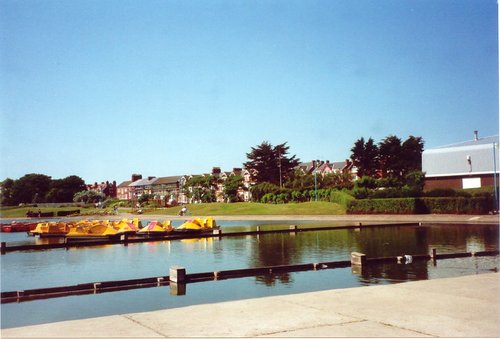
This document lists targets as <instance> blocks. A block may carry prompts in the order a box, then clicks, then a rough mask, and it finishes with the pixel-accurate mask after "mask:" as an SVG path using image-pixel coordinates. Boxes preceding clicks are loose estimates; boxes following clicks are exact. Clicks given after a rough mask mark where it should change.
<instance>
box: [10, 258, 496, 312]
mask: <svg viewBox="0 0 500 339" xmlns="http://www.w3.org/2000/svg"><path fill="white" fill-rule="evenodd" d="M499 254H500V251H482V252H463V253H445V254H437V253H436V250H435V249H433V250H432V252H431V253H430V254H423V255H418V254H417V255H409V254H406V255H401V256H394V257H382V258H368V257H367V256H366V255H365V254H363V253H357V252H353V253H351V259H350V260H343V261H331V262H321V263H308V264H294V265H278V266H264V267H255V268H243V269H235V270H223V271H215V272H201V273H190V274H189V273H187V272H186V269H185V268H183V267H170V269H169V273H170V274H169V275H168V276H160V277H149V278H139V279H128V280H115V281H102V282H90V283H82V284H77V285H69V286H58V287H49V288H37V289H29V290H22V291H9V292H1V303H2V304H5V303H15V302H23V301H30V300H36V299H49V298H57V297H63V296H69V295H82V294H97V293H105V292H114V291H120V290H129V289H137V288H147V287H159V286H166V285H170V292H171V294H174V295H183V294H185V293H186V284H188V283H194V282H202V281H212V280H224V279H234V278H242V277H249V276H263V275H273V274H280V273H286V272H299V271H318V270H324V269H335V268H345V267H351V268H352V270H353V273H355V274H358V273H361V272H362V269H363V267H365V266H368V265H376V264H380V263H398V264H410V263H412V262H413V261H419V260H420V261H422V260H424V261H427V260H433V261H434V262H435V261H436V260H440V259H450V258H463V257H480V256H497V255H499Z"/></svg>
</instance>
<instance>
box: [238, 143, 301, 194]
mask: <svg viewBox="0 0 500 339" xmlns="http://www.w3.org/2000/svg"><path fill="white" fill-rule="evenodd" d="M286 144H287V143H286V142H285V143H283V144H279V145H277V146H274V147H273V145H271V144H270V143H269V142H267V141H264V142H262V144H260V145H258V146H257V147H252V150H251V152H250V153H247V158H248V161H247V162H245V163H244V164H243V165H244V166H245V168H246V169H247V170H249V171H250V173H251V175H252V179H253V180H254V181H255V182H257V183H261V182H270V183H273V184H275V185H281V184H282V183H283V182H285V181H286V180H288V178H289V177H290V176H291V174H292V173H293V171H294V169H295V167H296V166H297V165H298V164H299V162H300V160H299V159H297V158H296V156H295V155H293V156H292V157H289V156H287V154H288V150H289V146H287V145H286Z"/></svg>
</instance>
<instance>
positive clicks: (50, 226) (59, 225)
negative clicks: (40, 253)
mask: <svg viewBox="0 0 500 339" xmlns="http://www.w3.org/2000/svg"><path fill="white" fill-rule="evenodd" d="M70 227H71V224H68V223H65V222H40V223H38V224H37V225H36V227H35V229H34V230H33V231H30V232H29V235H32V236H39V237H41V238H43V237H64V236H65V235H66V234H67V233H68V232H69V230H70Z"/></svg>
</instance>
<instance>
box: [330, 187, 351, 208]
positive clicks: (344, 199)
mask: <svg viewBox="0 0 500 339" xmlns="http://www.w3.org/2000/svg"><path fill="white" fill-rule="evenodd" d="M352 200H354V197H353V196H352V195H351V194H349V193H347V192H346V191H338V190H332V191H331V192H330V202H333V203H336V204H339V205H341V206H344V207H346V208H347V205H348V204H349V202H350V201H352Z"/></svg>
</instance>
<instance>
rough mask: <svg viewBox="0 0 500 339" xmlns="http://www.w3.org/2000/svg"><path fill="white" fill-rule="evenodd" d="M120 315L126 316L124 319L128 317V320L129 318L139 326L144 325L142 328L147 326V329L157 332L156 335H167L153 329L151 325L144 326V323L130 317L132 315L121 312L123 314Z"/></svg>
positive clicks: (165, 336) (164, 336)
mask: <svg viewBox="0 0 500 339" xmlns="http://www.w3.org/2000/svg"><path fill="white" fill-rule="evenodd" d="M121 316H122V317H124V318H126V319H128V320H130V321H132V322H133V323H135V324H137V325H140V326H142V327H144V328H147V329H148V330H151V331H153V332H154V333H156V334H158V335H160V336H162V337H163V338H167V337H168V336H167V335H166V334H164V333H161V332H159V331H157V330H155V329H154V328H152V327H150V326H146V325H144V324H143V323H141V322H140V321H137V320H135V319H133V318H132V315H126V314H123V315H121Z"/></svg>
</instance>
